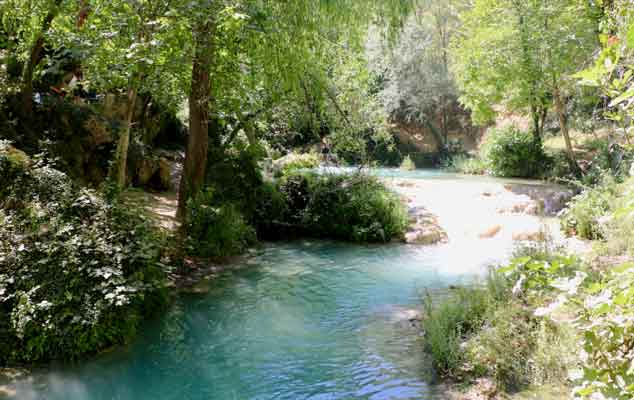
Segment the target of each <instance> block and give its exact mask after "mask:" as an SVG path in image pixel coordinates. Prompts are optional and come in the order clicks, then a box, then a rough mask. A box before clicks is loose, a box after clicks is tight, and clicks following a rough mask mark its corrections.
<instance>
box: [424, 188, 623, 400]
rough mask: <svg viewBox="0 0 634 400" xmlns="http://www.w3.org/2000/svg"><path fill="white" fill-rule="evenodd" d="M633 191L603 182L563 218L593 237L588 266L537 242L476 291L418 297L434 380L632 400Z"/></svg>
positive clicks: (568, 227) (567, 225)
mask: <svg viewBox="0 0 634 400" xmlns="http://www.w3.org/2000/svg"><path fill="white" fill-rule="evenodd" d="M632 188H634V181H632V179H629V180H625V181H624V182H620V183H619V182H618V180H615V179H613V178H605V179H603V180H602V183H601V184H600V185H598V186H596V187H592V188H588V189H587V190H586V191H585V192H584V193H582V194H581V195H579V196H578V197H577V198H575V199H574V200H573V201H572V203H571V204H570V206H569V208H568V209H567V210H565V211H564V213H563V218H562V226H563V228H564V229H565V230H566V231H567V232H569V233H571V234H573V233H574V234H578V235H579V236H582V237H585V238H588V239H592V240H593V245H594V252H593V254H592V256H590V257H588V258H587V259H584V260H581V259H578V258H575V257H571V256H568V255H565V250H564V249H551V248H549V246H547V245H546V244H542V245H540V246H537V247H534V248H528V249H523V250H522V251H521V252H520V253H519V254H518V255H517V257H516V258H514V259H513V261H512V262H511V263H509V264H508V265H504V266H499V267H496V268H493V269H492V270H491V274H490V275H489V277H488V278H487V279H486V281H485V282H482V283H481V284H479V285H476V286H474V287H466V288H460V289H458V290H457V291H455V292H454V293H453V295H452V296H449V297H448V298H447V299H445V300H443V301H441V302H433V301H432V300H431V299H430V298H427V299H425V302H424V310H425V322H424V324H423V325H424V326H425V330H426V333H425V335H426V336H425V346H426V349H427V351H428V352H429V353H430V354H431V356H432V358H433V360H434V364H435V366H436V369H437V370H438V372H439V373H440V375H441V376H443V377H444V378H445V379H448V380H450V381H453V382H457V383H460V384H465V385H466V386H467V387H469V386H470V385H474V384H475V383H476V382H478V379H480V378H486V379H490V380H491V381H493V382H495V386H496V390H497V391H498V393H517V392H520V393H521V392H523V391H526V390H530V388H531V387H542V386H544V385H546V386H548V385H550V386H555V387H565V388H567V392H568V393H569V394H570V395H571V396H573V397H575V398H581V399H617V400H625V399H632V398H634V373H633V372H632V368H631V365H632V364H631V362H632V360H633V359H634V347H633V346H632V344H631V338H632V337H634V322H633V321H634V313H633V311H632V310H634V289H632V287H634V263H633V262H632V261H631V260H632V256H633V255H634V245H633V241H632V236H631V232H632V227H634V225H633V224H634V206H633V204H634V191H633V190H632ZM475 387H477V385H475Z"/></svg>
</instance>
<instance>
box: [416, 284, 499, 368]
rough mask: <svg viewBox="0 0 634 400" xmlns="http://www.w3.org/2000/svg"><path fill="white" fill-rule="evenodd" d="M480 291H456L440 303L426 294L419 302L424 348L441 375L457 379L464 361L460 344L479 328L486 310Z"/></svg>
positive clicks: (483, 293)
mask: <svg viewBox="0 0 634 400" xmlns="http://www.w3.org/2000/svg"><path fill="white" fill-rule="evenodd" d="M489 300H490V299H489V296H488V293H487V292H486V290H485V289H483V288H459V289H458V290H457V291H456V292H455V293H453V294H452V295H450V296H449V297H447V298H446V299H445V300H444V301H443V302H441V303H440V304H435V303H434V301H433V299H432V297H431V296H430V295H429V294H428V295H427V296H426V298H425V300H424V302H423V310H424V314H423V315H424V317H423V318H424V327H425V349H426V350H427V351H428V352H429V353H430V354H431V356H432V359H433V362H434V367H435V368H436V369H437V370H438V372H440V374H441V375H443V376H453V377H457V375H458V374H459V373H460V371H459V370H460V368H461V367H462V365H463V363H464V362H465V359H464V353H463V351H462V349H461V344H462V342H463V341H464V339H465V337H467V335H469V334H471V333H472V332H474V331H476V330H478V329H480V327H481V326H482V324H483V318H484V315H485V313H486V311H487V308H488V307H489V304H488V302H489Z"/></svg>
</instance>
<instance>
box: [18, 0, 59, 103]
mask: <svg viewBox="0 0 634 400" xmlns="http://www.w3.org/2000/svg"><path fill="white" fill-rule="evenodd" d="M61 3H62V0H55V3H53V5H52V6H51V9H50V10H49V11H48V13H47V14H46V16H45V17H44V20H43V21H42V25H41V27H40V31H39V32H38V33H37V37H36V38H35V42H33V46H31V51H30V52H29V58H28V60H27V61H26V64H24V69H23V70H22V93H21V95H22V112H23V113H24V115H25V116H29V115H30V114H31V113H32V112H33V73H34V71H35V67H36V66H37V64H39V63H40V60H41V54H42V50H43V49H44V34H45V33H46V31H48V30H49V28H50V27H51V24H52V23H53V20H54V19H55V17H56V16H57V13H58V12H59V6H60V4H61Z"/></svg>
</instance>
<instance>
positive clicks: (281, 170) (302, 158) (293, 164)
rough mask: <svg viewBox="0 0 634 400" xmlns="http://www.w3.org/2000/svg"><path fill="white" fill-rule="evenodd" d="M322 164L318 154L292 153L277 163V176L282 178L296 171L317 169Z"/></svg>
mask: <svg viewBox="0 0 634 400" xmlns="http://www.w3.org/2000/svg"><path fill="white" fill-rule="evenodd" d="M320 162H321V161H320V157H319V154H317V153H302V154H295V153H291V154H289V155H287V156H285V157H282V158H281V159H279V160H276V161H275V167H276V172H275V175H276V176H277V177H281V176H284V175H289V174H291V173H292V172H295V171H300V170H308V169H313V168H317V167H319V164H320Z"/></svg>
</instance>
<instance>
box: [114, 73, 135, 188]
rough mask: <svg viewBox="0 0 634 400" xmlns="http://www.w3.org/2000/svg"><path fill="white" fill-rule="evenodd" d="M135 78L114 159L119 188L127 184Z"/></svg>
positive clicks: (116, 181) (131, 86) (129, 89)
mask: <svg viewBox="0 0 634 400" xmlns="http://www.w3.org/2000/svg"><path fill="white" fill-rule="evenodd" d="M135 81H136V80H135V79H134V78H132V82H130V86H129V88H128V104H127V109H126V116H125V130H124V131H123V132H122V133H121V136H119V141H118V142H117V153H116V156H115V160H114V165H113V171H112V177H113V178H114V179H115V183H116V184H117V187H118V188H119V189H123V188H124V187H125V185H126V178H127V168H128V148H129V147H130V131H131V130H132V120H133V119H134V109H135V108H136V107H135V106H136V99H137V89H136V87H135Z"/></svg>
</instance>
